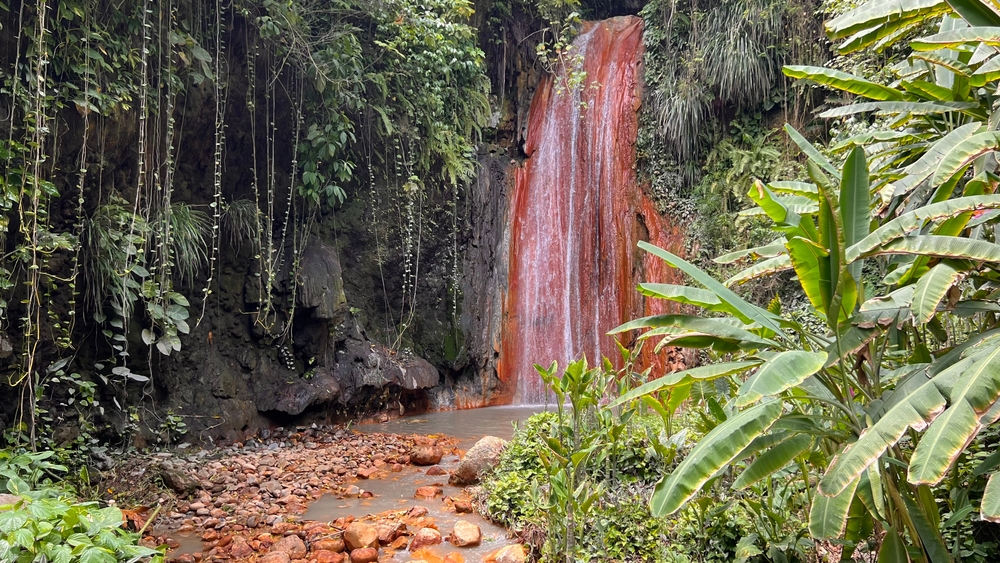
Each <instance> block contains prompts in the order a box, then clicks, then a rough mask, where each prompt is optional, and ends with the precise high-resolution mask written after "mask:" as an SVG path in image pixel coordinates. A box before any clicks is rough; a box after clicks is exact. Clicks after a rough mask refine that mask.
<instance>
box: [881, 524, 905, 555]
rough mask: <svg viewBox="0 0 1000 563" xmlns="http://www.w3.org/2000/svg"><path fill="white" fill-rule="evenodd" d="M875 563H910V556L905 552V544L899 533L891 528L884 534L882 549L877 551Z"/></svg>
mask: <svg viewBox="0 0 1000 563" xmlns="http://www.w3.org/2000/svg"><path fill="white" fill-rule="evenodd" d="M877 563H910V555H909V554H908V553H907V552H906V544H905V543H903V538H901V537H899V532H897V531H896V530H895V528H893V527H892V526H889V528H888V529H887V530H886V532H885V538H884V539H883V540H882V547H880V548H879V550H878V560H877Z"/></svg>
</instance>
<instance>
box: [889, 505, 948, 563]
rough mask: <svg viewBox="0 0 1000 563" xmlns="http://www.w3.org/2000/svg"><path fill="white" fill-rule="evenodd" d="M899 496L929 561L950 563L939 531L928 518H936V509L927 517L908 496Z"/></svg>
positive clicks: (946, 548)
mask: <svg viewBox="0 0 1000 563" xmlns="http://www.w3.org/2000/svg"><path fill="white" fill-rule="evenodd" d="M901 496H902V497H903V505H904V506H905V507H906V511H907V512H908V513H909V515H910V520H911V521H912V522H913V527H914V528H916V530H917V536H918V537H919V538H920V543H921V544H923V547H924V550H926V551H927V555H928V556H929V560H930V561H931V562H933V563H950V562H951V561H952V558H951V554H950V553H949V552H948V547H947V546H946V545H945V544H944V538H942V537H941V530H940V529H939V528H938V525H937V524H936V523H935V522H932V521H931V519H930V517H929V516H933V517H937V516H938V512H937V511H938V509H937V507H936V506H934V507H933V508H932V510H933V511H934V512H933V515H929V514H926V513H925V512H924V511H923V510H921V508H920V506H919V505H917V503H916V502H914V501H913V499H911V498H910V495H909V494H902V495H901Z"/></svg>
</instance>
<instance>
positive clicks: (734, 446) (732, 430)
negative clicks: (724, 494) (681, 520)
mask: <svg viewBox="0 0 1000 563" xmlns="http://www.w3.org/2000/svg"><path fill="white" fill-rule="evenodd" d="M779 416H781V402H780V401H770V402H766V403H761V404H759V405H756V406H754V407H751V408H749V409H747V410H745V411H743V412H741V413H739V414H737V415H736V416H733V417H731V418H729V419H728V420H726V421H725V422H723V423H722V424H719V425H718V426H716V427H715V428H713V429H712V431H711V432H709V433H708V434H706V435H705V437H704V438H702V440H701V441H700V442H698V444H697V445H696V446H695V447H694V449H693V450H691V453H689V454H688V456H687V457H685V458H684V460H683V461H682V462H681V463H680V464H679V465H678V466H677V468H676V469H674V471H673V472H672V473H671V474H670V475H667V476H664V478H663V479H661V480H660V481H659V482H658V483H657V484H656V489H655V490H654V491H653V495H652V497H651V498H650V501H649V502H650V511H651V512H652V514H653V516H656V517H658V518H659V517H662V516H665V515H667V514H673V513H674V512H677V511H678V510H679V509H680V508H681V507H682V506H683V505H684V503H686V502H687V501H688V499H690V498H691V497H692V496H694V494H695V493H697V492H698V490H699V489H701V487H702V485H704V484H705V482H706V481H708V480H709V479H710V478H711V477H712V475H714V474H715V472H716V471H718V470H719V469H722V468H723V467H725V466H726V465H727V464H729V462H731V461H732V460H733V458H734V457H735V456H736V455H737V454H739V453H740V451H742V450H743V448H745V447H746V446H747V445H748V444H750V442H752V441H753V440H754V438H756V437H757V436H760V435H761V434H763V433H764V432H766V431H767V429H768V428H770V426H771V425H772V424H774V421H775V420H777V419H778V417H779Z"/></svg>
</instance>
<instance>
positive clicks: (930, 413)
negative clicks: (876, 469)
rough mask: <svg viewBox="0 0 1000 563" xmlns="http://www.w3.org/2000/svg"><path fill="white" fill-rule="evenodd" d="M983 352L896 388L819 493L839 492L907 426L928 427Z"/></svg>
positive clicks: (826, 477)
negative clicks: (888, 403) (890, 402)
mask: <svg viewBox="0 0 1000 563" xmlns="http://www.w3.org/2000/svg"><path fill="white" fill-rule="evenodd" d="M984 355H985V352H978V351H977V352H976V353H975V354H973V355H972V356H969V357H967V358H965V359H963V360H960V361H958V362H956V363H955V364H953V365H952V366H951V367H949V368H947V369H945V370H944V371H942V372H941V373H939V374H937V375H936V376H934V377H933V378H931V379H929V380H925V381H924V382H923V383H920V384H919V385H917V386H916V387H914V388H909V389H907V388H903V387H897V389H896V392H895V393H894V394H893V396H892V399H893V400H894V404H893V405H892V407H891V408H889V409H888V410H887V411H886V413H885V414H884V415H883V416H882V417H881V418H879V419H878V420H877V422H875V424H874V425H872V426H871V427H869V428H868V429H866V430H865V431H864V432H862V433H861V436H860V437H858V440H857V441H856V442H854V443H853V444H851V445H849V446H847V447H846V448H845V449H844V451H842V452H841V453H840V454H839V455H837V457H835V458H834V460H833V462H832V463H831V464H830V467H829V468H828V469H827V471H826V474H825V475H823V478H822V480H820V482H819V492H820V493H821V494H824V495H836V494H838V493H840V492H841V491H843V490H844V488H845V487H847V486H848V485H849V484H850V483H851V482H852V481H854V480H855V479H857V478H858V477H859V476H860V475H861V473H862V472H863V471H864V470H865V469H867V468H868V466H869V465H871V464H873V463H875V461H876V460H877V459H878V458H879V457H880V456H881V455H882V454H883V453H884V452H885V451H886V449H888V448H889V447H890V446H892V445H894V444H895V443H896V442H897V441H898V440H899V439H900V438H902V436H903V434H904V433H905V432H906V430H907V429H909V428H913V429H914V430H916V431H917V432H919V431H922V430H924V429H925V428H927V426H928V425H929V424H930V423H931V422H933V421H934V419H935V418H937V416H938V415H940V414H941V413H942V412H944V410H945V406H946V405H947V403H948V399H947V393H948V392H949V391H950V389H951V386H952V385H953V384H954V381H955V380H956V379H958V378H959V377H960V376H961V374H962V373H964V372H965V370H966V369H968V368H970V367H972V365H973V364H974V363H975V362H976V361H978V359H979V358H981V357H982V356H984Z"/></svg>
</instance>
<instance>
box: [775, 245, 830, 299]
mask: <svg viewBox="0 0 1000 563" xmlns="http://www.w3.org/2000/svg"><path fill="white" fill-rule="evenodd" d="M785 247H787V248H788V257H789V260H790V261H791V263H792V267H794V268H795V274H796V275H797V276H798V277H799V285H801V286H802V291H804V292H805V294H806V297H808V298H809V302H810V303H812V306H813V307H815V308H816V310H817V311H820V312H821V313H825V312H826V308H827V304H828V303H829V295H828V293H827V288H828V287H829V286H830V280H829V279H826V280H824V279H822V273H821V271H820V260H825V259H826V257H827V256H829V251H828V250H827V249H825V248H823V247H821V246H820V245H819V244H817V243H815V242H813V241H811V240H806V239H804V238H801V237H795V238H793V239H791V240H789V241H788V242H787V243H785Z"/></svg>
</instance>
